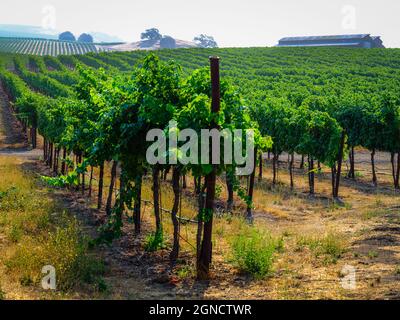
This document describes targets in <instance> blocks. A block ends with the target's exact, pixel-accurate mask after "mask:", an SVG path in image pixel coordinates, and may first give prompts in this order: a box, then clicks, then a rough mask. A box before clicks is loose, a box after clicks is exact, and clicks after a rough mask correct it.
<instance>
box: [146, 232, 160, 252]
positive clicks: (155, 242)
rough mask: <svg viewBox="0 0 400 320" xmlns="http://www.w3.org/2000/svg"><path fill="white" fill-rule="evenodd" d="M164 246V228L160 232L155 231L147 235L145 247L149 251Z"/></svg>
mask: <svg viewBox="0 0 400 320" xmlns="http://www.w3.org/2000/svg"><path fill="white" fill-rule="evenodd" d="M164 247H165V243H164V233H163V231H162V230H161V231H160V232H153V233H151V234H149V235H148V236H147V237H146V241H145V245H144V249H145V250H146V251H147V252H155V251H157V250H160V249H163V248H164Z"/></svg>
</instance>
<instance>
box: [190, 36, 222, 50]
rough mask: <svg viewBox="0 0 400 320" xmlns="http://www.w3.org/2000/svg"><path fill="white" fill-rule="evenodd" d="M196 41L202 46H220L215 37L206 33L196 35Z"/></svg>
mask: <svg viewBox="0 0 400 320" xmlns="http://www.w3.org/2000/svg"><path fill="white" fill-rule="evenodd" d="M194 42H196V44H197V45H198V46H199V47H202V48H218V44H217V42H216V41H215V40H214V37H211V36H207V35H205V34H201V35H199V36H197V37H195V38H194Z"/></svg>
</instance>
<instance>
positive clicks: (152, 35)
mask: <svg viewBox="0 0 400 320" xmlns="http://www.w3.org/2000/svg"><path fill="white" fill-rule="evenodd" d="M140 38H141V39H142V40H155V41H157V40H161V39H162V35H161V33H160V31H159V30H158V29H156V28H151V29H147V30H146V31H145V32H143V33H142V34H141V35H140Z"/></svg>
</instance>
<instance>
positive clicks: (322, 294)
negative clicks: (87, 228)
mask: <svg viewBox="0 0 400 320" xmlns="http://www.w3.org/2000/svg"><path fill="white" fill-rule="evenodd" d="M3 50H4V51H7V52H15V53H29V54H32V55H20V54H3V55H1V54H0V84H1V87H2V90H4V96H5V97H4V99H5V100H4V101H8V102H9V105H10V108H11V109H12V110H13V112H14V114H15V115H16V117H17V119H18V121H19V123H20V125H21V128H22V130H23V131H24V132H26V136H27V137H28V139H29V143H30V145H31V146H32V147H33V148H34V149H38V148H40V149H42V151H41V163H42V166H43V167H42V169H41V170H42V172H41V175H42V177H41V183H42V184H45V185H46V186H47V187H49V188H53V189H54V190H57V192H60V193H61V194H63V193H69V194H72V197H75V198H76V197H80V199H83V200H82V201H83V202H84V203H85V205H86V207H85V208H84V209H82V210H84V211H85V212H86V211H90V214H91V215H92V216H93V215H94V218H93V217H92V218H93V219H95V224H96V231H95V232H94V233H95V236H93V239H91V240H90V241H89V242H88V244H87V248H86V247H85V248H86V249H87V250H88V251H90V248H97V249H92V250H100V251H101V252H102V254H103V255H104V254H105V255H106V257H108V259H109V260H108V262H109V264H110V265H113V263H115V261H116V260H115V259H116V258H115V255H117V253H116V252H120V251H121V250H123V249H124V250H126V251H127V252H125V255H124V257H123V258H121V259H122V260H121V261H123V263H125V264H126V263H128V264H129V263H131V264H133V265H135V266H137V269H135V270H137V272H138V273H139V276H137V275H136V276H137V279H141V278H143V277H144V278H145V280H146V277H147V278H150V282H151V281H153V282H151V283H156V286H157V287H154V286H153V287H152V285H149V283H146V284H143V287H146V288H150V289H148V290H157V292H161V293H160V297H164V296H163V295H165V294H166V292H168V291H169V290H170V289H168V288H169V287H162V288H164V289H160V286H162V285H164V286H168V285H169V286H172V287H174V288H179V289H180V290H181V291H182V292H183V293H181V296H182V297H183V298H185V297H186V298H188V296H187V295H191V294H192V293H193V292H191V291H190V290H191V289H188V287H191V286H195V285H194V284H193V283H195V282H194V281H195V280H199V281H203V280H211V281H214V282H215V283H216V284H214V287H212V289H209V293H208V295H206V294H205V291H207V290H206V289H205V288H204V287H201V288H200V289H199V288H197V289H196V290H194V289H193V290H194V291H196V292H195V294H193V295H194V296H195V297H201V298H202V297H216V298H223V299H229V298H232V297H234V298H245V297H254V296H255V297H259V298H271V297H272V298H277V299H281V298H296V297H297V298H298V297H299V295H300V298H338V297H339V298H373V297H388V298H396V297H397V298H399V297H400V293H399V291H398V286H397V289H396V283H397V284H398V281H399V274H400V271H399V270H400V269H399V268H400V263H399V254H400V232H399V226H398V225H399V222H400V215H399V214H400V213H399V210H398V204H397V202H398V200H399V189H400V180H399V178H400V69H399V66H400V51H399V50H397V49H392V50H389V49H376V50H375V49H373V50H372V49H371V50H364V49H336V48H243V49H239V48H235V49H176V50H159V51H156V52H154V53H151V54H149V53H148V52H143V51H135V52H129V53H128V52H113V53H110V52H107V53H106V52H102V53H98V48H96V47H95V46H89V45H87V46H83V45H82V46H81V45H77V44H69V43H60V42H51V41H39V40H37V41H34V40H30V41H20V42H19V41H18V42H17V41H15V42H10V41H9V40H7V41H4V40H2V39H0V51H3ZM90 52H92V53H90ZM84 53H86V54H84ZM210 56H213V57H216V56H218V57H219V58H220V60H216V59H211V60H210ZM210 61H211V65H212V67H211V70H212V72H211V74H210ZM216 63H220V66H221V70H220V72H221V73H220V79H221V82H220V87H218V84H216V79H217V78H218V79H219V77H218V72H216V69H215V68H217V67H218V66H216ZM212 83H213V86H212ZM218 83H219V82H218ZM216 87H218V88H217V89H216ZM217 97H219V98H218V99H217ZM171 120H174V121H175V122H176V123H177V130H178V131H182V130H184V129H186V128H191V129H194V130H195V131H196V132H198V133H200V131H201V129H204V128H218V129H225V130H227V131H230V132H233V131H234V130H239V129H242V130H248V129H252V130H253V131H254V135H255V150H254V154H253V155H254V159H255V161H254V162H255V163H254V164H255V169H254V170H253V172H252V174H251V175H249V176H243V177H240V176H236V175H235V171H236V169H237V168H238V165H237V164H231V165H222V164H220V165H216V164H214V165H210V164H205V165H204V164H197V165H196V164H173V165H168V164H165V163H168V162H163V161H160V163H157V164H154V165H150V164H149V163H148V161H147V160H146V152H147V150H148V148H149V146H150V145H151V143H150V142H146V135H147V133H148V132H149V131H150V130H152V129H161V130H163V131H168V130H169V123H170V121H171ZM0 129H1V128H0ZM179 143H180V145H179V146H182V145H183V142H179ZM245 150H246V149H245V147H244V146H243V150H242V151H243V152H244V151H245ZM222 153H224V152H222ZM159 156H160V155H159ZM175 156H177V157H179V155H175ZM246 156H247V157H249V155H248V154H247V155H246ZM171 157H173V155H171V154H166V155H165V154H164V155H163V157H162V158H163V159H164V160H165V159H170V158H171ZM224 157H225V155H224ZM45 166H46V167H47V169H44V167H45ZM0 187H1V186H0ZM10 190H11V189H10ZM8 192H9V191H7V190H2V189H1V188H0V205H2V201H3V199H5V198H7V196H8ZM10 192H11V191H10ZM75 198H74V199H75ZM2 208H3V207H2V206H0V213H1V210H2ZM89 208H92V210H89ZM93 212H94V213H93ZM0 226H1V224H0ZM379 228H380V229H379ZM12 230H14V229H12ZM74 230H75V229H74ZM1 232H2V228H1V227H0V235H1ZM21 232H22V233H24V232H28V231H26V230H25V231H21ZM16 241H17V242H18V240H16ZM77 241H78V240H77ZM121 243H122V244H121ZM390 246H391V249H390V250H391V251H390V250H389V249H388V247H390ZM113 247H114V248H118V249H115V250H114V251H113V250H112V249H110V248H113ZM107 248H108V249H107ZM107 250H108V251H107ZM105 252H106V253H105ZM19 254H20V255H22V253H21V252H19ZM126 257H130V258H129V259H132V260H129V262H127V260H124V259H128V258H126ZM46 258H48V257H46ZM13 261H14V262H15V260H13ZM27 261H28V262H27ZM110 261H111V262H110ZM29 263H30V262H29V260H26V261H25V260H23V261H22V262H21V261H20V260H18V263H14V264H13V267H14V269H17V270H21V272H22V273H23V276H24V279H25V280H26V279H28V280H29V281H28V280H26V281H25V282H27V283H28V284H30V285H32V284H34V283H36V282H37V281H38V277H39V276H38V273H39V274H40V270H36V269H35V268H31V267H30V266H29ZM43 263H45V262H44V261H43ZM344 264H346V265H356V266H357V268H359V270H360V271H359V275H358V276H357V277H358V278H359V290H358V291H357V292H354V291H348V292H346V291H345V290H343V289H342V288H341V287H340V278H341V277H343V275H342V274H341V270H342V267H343V265H344ZM27 265H28V266H27ZM71 265H73V266H74V268H75V267H76V264H75V261H72V262H71ZM85 265H87V264H85ZM55 268H56V270H57V272H60V273H62V272H65V273H66V274H76V277H79V276H80V275H79V272H78V273H77V272H75V271H74V270H75V269H73V268H72V267H70V269H68V268H66V267H65V265H63V264H62V263H59V264H57V263H55ZM129 268H130V267H129ZM24 269H25V270H28V271H25V273H24V272H23V270H24ZM0 270H1V269H0ZM61 270H64V271H61ZM85 270H86V269H85ZM149 270H151V271H149ZM95 272H98V271H95ZM87 273H90V272H89V271H87ZM87 273H85V275H86V278H90V279H92V278H91V277H90V276H89V277H88V276H87ZM149 274H150V275H149ZM71 277H73V276H71ZM105 277H106V278H107V276H105ZM83 278H85V277H84V276H83V277H82V279H83ZM86 278H85V279H86ZM110 278H112V277H110ZM0 279H1V278H0ZM82 279H81V278H79V279H74V281H69V279H68V281H67V280H65V279H64V283H63V282H62V283H61V284H62V288H63V289H65V290H72V289H73V288H76V282H78V281H81V280H82ZM96 279H97V278H96ZM135 279H136V278H135ZM377 279H379V280H377ZM86 280H87V279H86ZM147 280H148V279H147ZM60 281H63V278H61V280H60ZM82 281H83V280H82ZM96 281H97V286H96V288H97V290H100V291H101V288H103V287H104V286H106V285H105V284H103V282H102V280H101V281H100V280H98V279H97V280H96ZM110 281H111V282H112V280H110ZM138 281H139V282H140V281H142V280H138ZM191 281H192V282H191ZM221 283H222V284H221ZM129 285H132V282H130V281H128V280H127V284H126V286H129ZM132 286H133V285H132ZM221 287H223V288H221ZM99 288H100V289H99ZM154 288H156V289H154ZM266 288H268V289H266ZM277 288H278V289H277ZM0 289H1V287H0ZM127 290H128V289H127ZM174 290H175V289H174ZM231 290H232V291H231ZM140 291H142V289H140V290H139V289H138V292H140ZM176 291H178V290H176ZM199 292H202V293H201V294H200V293H199ZM221 292H223V294H221ZM229 292H231V294H229ZM0 293H1V290H0ZM135 294H136V293H135ZM137 294H139V293H137ZM140 294H142V293H140ZM140 294H139V295H140ZM196 294H197V295H196ZM177 295H178V294H177ZM140 297H142V295H140ZM147 297H149V296H147ZM150 297H151V296H150Z"/></svg>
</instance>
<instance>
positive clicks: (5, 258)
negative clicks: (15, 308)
mask: <svg viewBox="0 0 400 320" xmlns="http://www.w3.org/2000/svg"><path fill="white" fill-rule="evenodd" d="M23 165H26V163H22V162H21V161H20V160H18V159H16V158H12V157H0V176H1V177H2V180H1V183H0V253H1V254H0V256H1V259H0V285H2V288H3V289H2V290H4V292H3V291H2V292H3V295H5V296H6V297H7V298H11V299H18V298H25V297H31V295H32V292H33V295H34V296H36V297H40V296H46V297H50V298H51V297H60V296H61V297H62V296H64V295H65V294H66V293H67V292H74V291H75V290H76V289H78V288H84V290H86V291H88V292H89V291H90V290H91V287H89V286H87V287H85V282H92V283H93V286H96V283H95V277H93V274H98V273H101V269H102V267H101V264H99V262H98V260H97V259H95V258H92V257H90V255H88V248H87V243H88V242H87V240H85V238H84V237H83V235H82V233H81V228H80V226H79V223H78V221H77V220H76V219H75V218H73V217H71V216H70V215H68V214H67V213H66V212H63V209H62V208H61V207H60V206H59V204H58V203H57V202H56V201H54V199H52V197H51V196H50V194H49V193H48V190H46V189H45V188H44V187H43V186H39V185H38V180H37V179H36V178H35V177H33V176H32V173H30V172H28V171H25V170H23V169H22V166H23ZM46 265H52V266H54V267H55V269H56V276H57V292H55V293H51V294H50V293H46V292H44V291H42V290H41V287H40V282H41V278H42V277H43V275H42V273H41V271H42V268H43V267H44V266H46ZM3 283H4V285H3ZM79 290H81V289H78V292H79Z"/></svg>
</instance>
